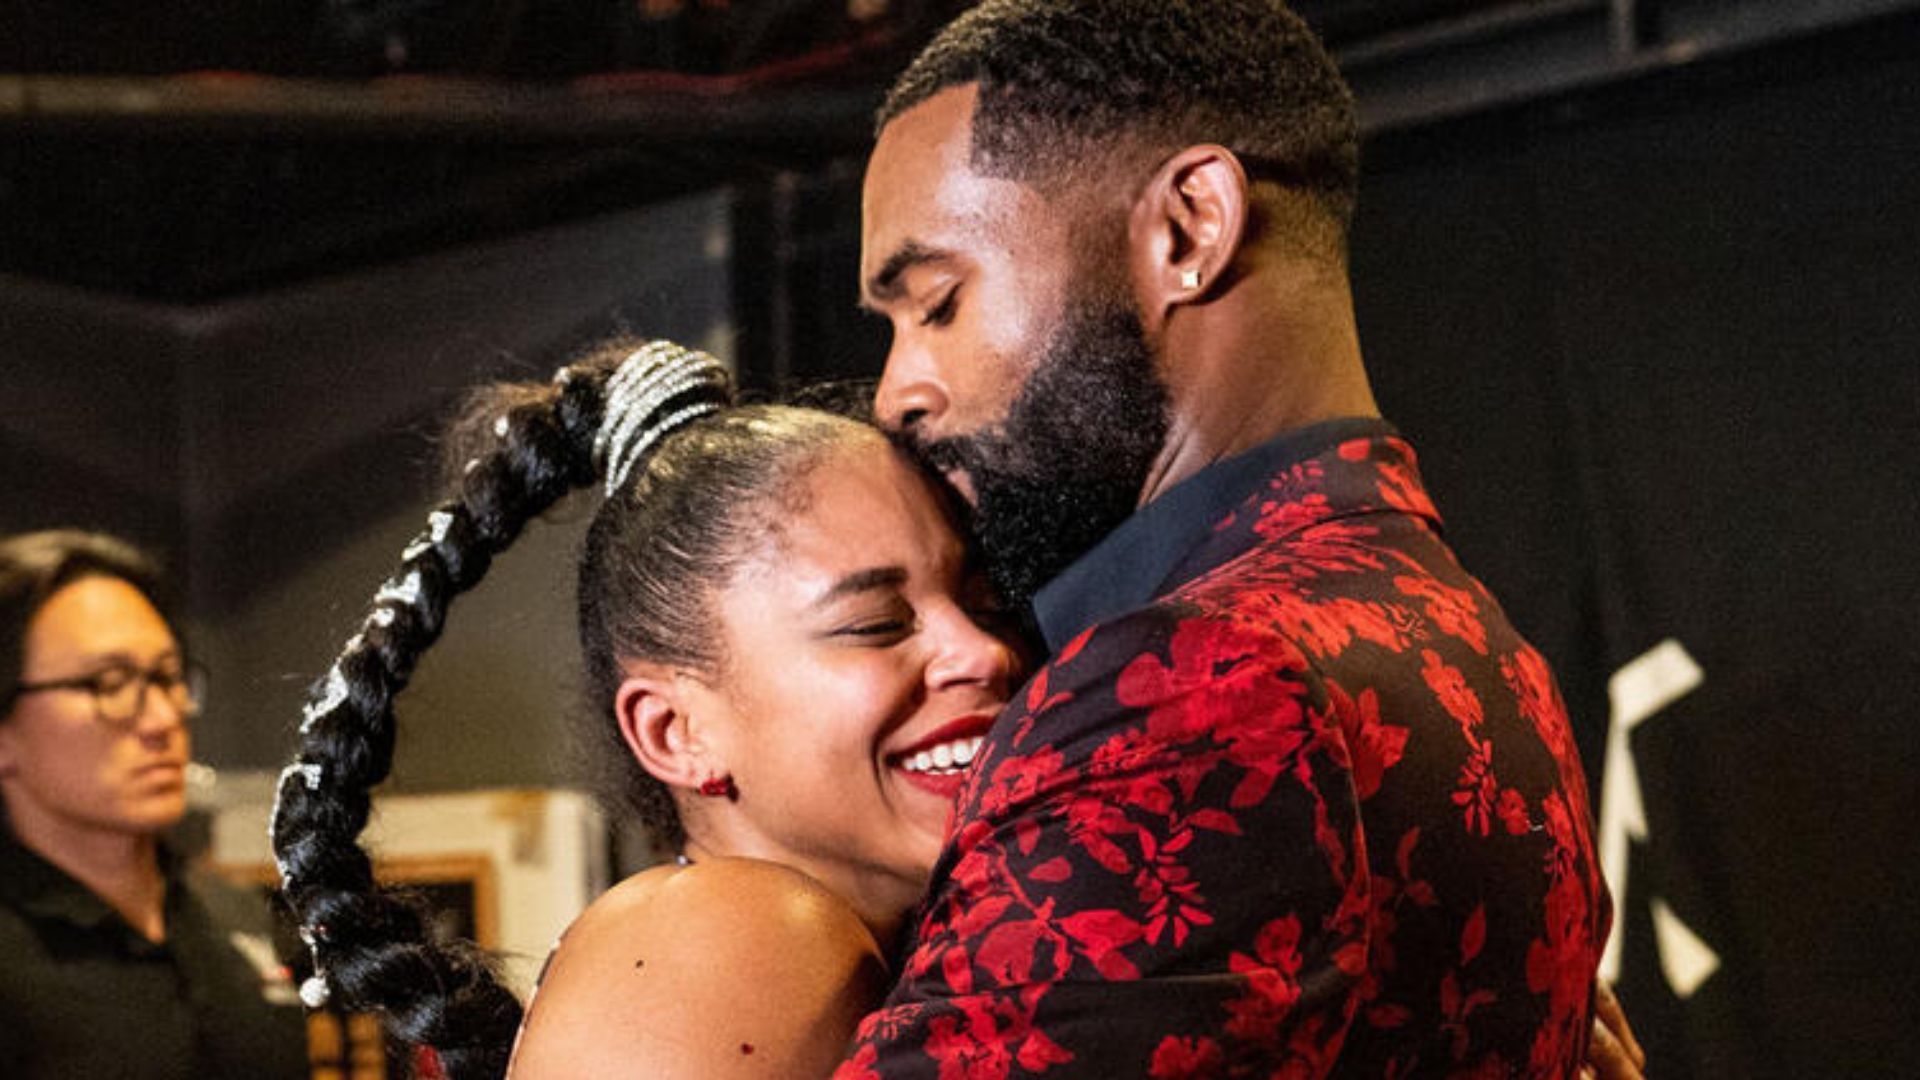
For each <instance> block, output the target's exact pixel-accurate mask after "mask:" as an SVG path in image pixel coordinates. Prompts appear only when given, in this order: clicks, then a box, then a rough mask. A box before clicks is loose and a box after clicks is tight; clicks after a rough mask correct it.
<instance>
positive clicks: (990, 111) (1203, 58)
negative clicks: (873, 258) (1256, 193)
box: [879, 0, 1359, 247]
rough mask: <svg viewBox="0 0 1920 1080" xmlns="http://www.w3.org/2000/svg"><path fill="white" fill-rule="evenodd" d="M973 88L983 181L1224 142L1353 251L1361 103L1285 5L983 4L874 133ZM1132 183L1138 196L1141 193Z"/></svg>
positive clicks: (1053, 175) (1103, 168) (1029, 177)
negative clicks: (1320, 216)
mask: <svg viewBox="0 0 1920 1080" xmlns="http://www.w3.org/2000/svg"><path fill="white" fill-rule="evenodd" d="M970 84H978V87H979V102H978V105H977V106H976V111H975V114H974V121H973V122H974V128H973V147H972V155H971V163H972V165H973V168H974V169H975V170H976V171H978V172H980V173H982V174H983V175H989V176H997V177H1002V178H1006V179H1011V180H1017V181H1019V182H1021V183H1025V184H1028V185H1030V186H1032V187H1035V188H1036V189H1039V190H1042V191H1052V190H1058V189H1061V188H1063V187H1064V186H1067V185H1072V184H1074V183H1076V182H1079V181H1083V180H1089V179H1094V178H1097V177H1102V176H1110V175H1113V174H1112V171H1111V170H1112V169H1113V167H1114V166H1115V165H1116V164H1127V165H1135V164H1141V162H1140V160H1139V158H1140V156H1146V155H1151V156H1150V157H1148V158H1147V161H1146V162H1145V164H1147V165H1150V166H1157V165H1158V163H1159V162H1160V161H1163V160H1164V159H1165V157H1166V156H1168V155H1170V154H1172V153H1174V152H1176V151H1178V150H1179V149H1181V148H1182V147H1186V146H1192V145H1196V144H1199V143H1217V144H1219V145H1221V146H1225V147H1226V148H1227V149H1229V150H1232V151H1233V152H1234V153H1235V155H1236V156H1238V157H1239V158H1240V159H1241V161H1242V163H1243V164H1244V165H1245V167H1246V169H1247V172H1248V174H1249V176H1250V177H1252V178H1253V179H1256V180H1270V181H1274V182H1275V183H1277V184H1279V185H1281V186H1282V187H1283V188H1286V189H1289V190H1291V191H1293V192H1297V193H1300V194H1304V195H1307V196H1309V197H1310V203H1311V204H1312V205H1313V206H1315V207H1317V208H1318V209H1319V210H1320V211H1322V212H1323V213H1324V215H1325V216H1326V217H1327V219H1329V221H1330V222H1331V224H1332V225H1333V226H1334V227H1335V231H1336V234H1337V237H1338V242H1339V243H1340V245H1341V246H1342V247H1344V241H1345V234H1346V228H1347V224H1348V222H1349V221H1350V220H1351V218H1352V215H1353V204H1354V189H1355V186H1356V181H1357V176H1358V172H1359V134H1358V124H1357V122H1356V120H1355V117H1354V107H1353V95H1352V93H1351V91H1349V90H1348V89H1347V85H1346V82H1345V80H1343V79H1342V78H1341V77H1340V73H1339V71H1338V70H1337V69H1335V67H1334V65H1333V61H1332V60H1331V59H1330V58H1329V57H1328V56H1327V53H1326V50H1325V49H1323V48H1322V47H1321V45H1320V42H1319V39H1317V38H1316V37H1315V36H1314V34H1313V32H1312V31H1311V30H1309V29H1308V28H1307V26H1306V24H1305V23H1303V22H1301V21H1300V18H1299V17H1298V16H1296V15H1295V14H1293V13H1292V12H1291V11H1289V10H1287V8H1286V6H1285V5H1284V4H1282V3H1280V2H1279V0H986V2H985V3H983V4H981V5H980V6H979V7H976V8H974V9H972V10H971V11H969V12H967V13H966V14H964V15H962V16H961V17H960V18H958V19H956V20H955V21H954V22H953V23H952V24H951V25H949V26H948V27H947V28H946V29H945V30H943V31H942V32H941V33H940V35H939V36H938V37H937V38H935V39H934V41H933V43H932V44H930V45H928V46H927V48H926V49H925V50H923V51H922V52H921V53H920V55H919V56H918V57H917V58H916V59H915V60H914V62H913V64H912V65H911V66H909V67H908V68H907V70H906V72H905V73H904V74H902V75H901V76H900V78H899V80H898V81H897V82H895V84H894V86H893V89H892V91H891V92H890V93H889V94H888V96H887V99H886V102H885V103H884V104H883V105H882V106H881V109H880V113H879V126H880V127H882V128H884V127H885V126H886V125H887V124H888V123H890V122H891V121H892V120H893V119H894V118H895V117H897V116H899V115H900V114H901V113H903V112H905V111H907V110H908V109H911V108H913V107H914V106H915V105H918V104H920V103H921V102H923V101H926V100H927V99H928V98H931V97H933V96H934V95H936V94H938V93H940V92H941V91H943V90H947V89H950V88H954V87H960V86H966V85H970ZM1116 155H1119V158H1118V160H1116ZM1137 172H1138V170H1135V173H1136V175H1130V176H1129V178H1128V182H1132V183H1138V182H1143V181H1144V180H1145V176H1144V175H1137Z"/></svg>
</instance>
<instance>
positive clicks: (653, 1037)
mask: <svg viewBox="0 0 1920 1080" xmlns="http://www.w3.org/2000/svg"><path fill="white" fill-rule="evenodd" d="M885 986H886V976H885V972H884V968H883V965H882V962H881V956H880V950H879V947H878V946H877V945H876V944H875V943H874V940H873V936H872V935H871V934H870V933H868V931H867V929H866V927H865V925H864V924H863V923H861V921H860V919H859V917H858V916H857V915H856V914H855V913H854V912H853V910H852V909H851V908H850V907H848V906H847V904H846V903H845V902H844V901H842V900H841V899H840V898H839V897H837V896H835V895H834V894H833V893H831V892H829V891H828V890H827V889H825V888H824V887H823V886H821V885H820V884H819V883H818V882H816V881H814V880H813V879H811V878H809V877H807V876H806V875H804V874H801V873H799V872H797V871H794V870H791V869H788V868H787V867H784V866H780V865H778V864H775V863H768V862H761V861H758V860H751V859H713V860H707V861H703V862H701V863H698V864H696V865H694V866H690V867H686V868H684V869H680V868H658V869H654V870H649V871H645V872H642V873H640V874H637V875H635V876H633V877H631V878H628V879H627V880H626V881H624V882H622V883H621V884H620V885H618V886H616V887H614V888H613V889H611V890H609V891H608V892H607V893H606V894H605V895H603V896H602V897H600V899H598V900H596V901H595V902H594V903H593V905H592V906H590V907H589V908H588V909H587V910H586V911H585V912H584V913H582V914H581V916H580V918H579V919H578V920H576V921H575V922H574V925H573V926H572V927H570V928H569V929H568V931H567V933H566V936H565V938H564V940H563V941H562V943H561V945H560V948H559V949H558V950H557V951H556V952H555V954H554V956H553V959H552V961H551V963H550V964H549V965H548V969H547V972H546V975H545V978H544V979H543V981H542V983H541V987H540V990H539V993H538V995H537V996H536V998H535V1001H534V1004H533V1008H532V1010H531V1012H530V1014H529V1016H528V1021H527V1029H526V1032H525V1034H524V1035H523V1036H522V1044H521V1047H520V1052H519V1055H518V1058H517V1060H516V1063H515V1069H514V1074H515V1077H516V1080H522V1078H531V1077H537V1076H545V1075H563V1074H566V1075H580V1074H581V1072H582V1071H583V1070H586V1071H592V1072H594V1073H595V1074H599V1073H606V1072H611V1074H613V1075H633V1076H638V1075H648V1076H721V1075H729V1074H734V1073H738V1074H740V1075H796V1076H798V1075H806V1074H808V1073H809V1072H813V1071H814V1070H815V1069H816V1067H817V1069H818V1071H817V1073H816V1074H817V1075H822V1076H824V1075H826V1073H828V1072H830V1071H832V1068H833V1064H834V1062H835V1061H837V1060H838V1054H839V1051H840V1049H841V1048H842V1047H843V1046H844V1045H845V1044H846V1041H847V1039H848V1037H849V1036H851V1034H852V1030H853V1026H854V1024H856V1023H857V1022H858V1020H859V1018H860V1016H861V1015H863V1014H864V1013H865V1012H866V1011H867V1010H868V1009H869V1008H871V1007H872V1006H873V1005H874V1004H876V1001H877V998H878V997H879V995H880V994H881V993H883V992H884V990H885Z"/></svg>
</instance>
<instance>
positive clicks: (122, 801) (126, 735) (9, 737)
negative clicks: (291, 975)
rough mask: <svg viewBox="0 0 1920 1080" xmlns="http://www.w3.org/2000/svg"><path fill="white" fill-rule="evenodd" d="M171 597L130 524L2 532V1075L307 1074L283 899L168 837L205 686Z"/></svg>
mask: <svg viewBox="0 0 1920 1080" xmlns="http://www.w3.org/2000/svg"><path fill="white" fill-rule="evenodd" d="M160 594H161V588H160V582H159V575H158V572H157V570H156V569H155V567H154V565H153V563H152V562H151V560H149V559H148V558H147V556H146V555H145V554H144V553H142V552H140V551H139V550H138V549H136V548H133V547H131V546H130V545H128V544H127V543H125V542H124V541H121V540H118V539H116V538H114V537H111V536H107V535H104V534H100V533H87V532H79V531H75V530H69V529H61V530H54V531H49V532H37V533H24V534H20V535H16V536H9V537H0V957H5V961H4V963H0V1076H5V1077H9V1078H18V1080H26V1078H31V1077H48V1078H64V1077H76V1076H113V1077H123V1078H127V1080H188V1078H203V1077H243V1076H244V1077H259V1078H273V1077H287V1078H291V1077H304V1076H305V1075H306V1074H307V1054H306V1028H305V1020H304V1018H303V1017H302V1015H301V1012H300V1009H299V1007H298V1003H297V1001H296V1000H295V999H294V996H293V987H292V985H291V983H290V982H289V981H288V979H287V976H286V974H285V972H284V970H283V969H282V968H281V967H280V965H279V963H278V961H277V960H276V959H275V958H274V956H273V950H272V946H271V943H270V941H269V940H268V937H267V934H266V931H268V929H269V928H268V926H267V925H266V924H267V921H268V920H267V913H266V911H265V909H264V905H259V906H258V907H255V906H254V905H244V906H236V904H235V903H234V899H233V898H232V897H231V896H229V895H226V894H225V893H224V891H223V890H216V889H215V888H214V887H213V883H211V882H206V881H201V880H198V879H197V877H196V876H194V875H190V874H189V873H188V872H187V869H186V867H185V866H183V865H182V864H181V861H180V860H179V859H178V858H176V857H175V856H174V855H173V853H171V852H170V851H169V850H168V848H167V845H166V844H165V843H164V841H163V840H162V837H163V836H164V835H165V834H166V833H167V832H168V831H169V830H171V829H173V828H174V826H176V825H177V824H178V823H179V822H180V820H181V818H182V816H183V815H184V814H185V813H186V809H187V796H186V768H187V761H188V751H189V745H190V743H191V741H192V740H191V737H190V730H189V728H190V726H191V721H192V719H193V717H194V715H195V714H196V713H197V712H198V711H199V707H200V702H201V694H200V679H199V678H198V677H197V676H196V674H195V672H196V669H195V668H194V666H193V665H192V664H190V663H189V662H188V660H187V658H186V656H185V655H184V651H183V649H182V647H181V644H180V639H179V638H178V636H177V635H176V634H175V633H174V630H173V624H172V623H171V622H169V620H168V619H167V617H166V616H165V615H164V614H163V613H162V612H161V609H160V606H159V603H158V598H159V597H160ZM255 904H257V901H255ZM236 914H238V915H241V916H242V917H243V921H242V922H241V923H238V924H236V923H233V922H230V921H228V919H226V918H223V917H222V916H223V915H224V916H232V915H236ZM249 923H251V924H253V925H252V927H251V928H252V929H255V930H257V931H260V932H259V933H247V932H243V931H242V930H241V927H242V926H246V925H247V924H249Z"/></svg>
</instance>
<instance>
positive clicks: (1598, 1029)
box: [1580, 979, 1647, 1080]
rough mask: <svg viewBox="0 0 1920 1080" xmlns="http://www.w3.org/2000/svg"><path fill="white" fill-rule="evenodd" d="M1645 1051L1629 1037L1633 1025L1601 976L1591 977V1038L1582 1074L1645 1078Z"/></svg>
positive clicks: (1597, 1078) (1596, 1079)
mask: <svg viewBox="0 0 1920 1080" xmlns="http://www.w3.org/2000/svg"><path fill="white" fill-rule="evenodd" d="M1646 1067H1647V1052H1646V1051H1645V1050H1642V1049H1640V1040H1638V1039H1636V1038H1634V1037H1633V1026H1632V1025H1630V1024H1628V1023H1627V1014H1626V1012H1625V1011H1624V1010H1622V1009H1621V1008H1620V999H1619V998H1616V997H1614V996H1613V987H1611V986H1609V985H1607V982H1606V980H1605V979H1595V980H1593V1040H1592V1041H1591V1042H1589V1043H1588V1044H1587V1064H1586V1067H1585V1068H1583V1069H1581V1070H1580V1072H1581V1075H1582V1076H1583V1077H1589V1078H1591V1080H1646V1072H1645V1070H1646Z"/></svg>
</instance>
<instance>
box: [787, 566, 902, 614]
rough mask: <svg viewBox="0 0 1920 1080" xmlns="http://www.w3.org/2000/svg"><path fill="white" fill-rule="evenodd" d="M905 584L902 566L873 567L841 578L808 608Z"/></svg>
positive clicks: (823, 605) (819, 606)
mask: <svg viewBox="0 0 1920 1080" xmlns="http://www.w3.org/2000/svg"><path fill="white" fill-rule="evenodd" d="M906 582H907V570H906V568H905V567H903V566H874V567H869V568H867V569H865V570H855V571H854V572H852V573H850V574H847V575H845V576H843V577H841V578H840V579H839V580H838V581H835V582H834V583H833V584H832V585H831V586H829V587H828V588H827V591H825V592H823V593H821V594H820V595H819V596H818V597H816V598H815V599H814V601H813V603H811V604H809V605H808V606H809V607H813V608H821V607H825V606H826V605H828V604H831V603H832V602H834V601H835V600H838V599H840V598H841V597H843V596H852V595H853V594H855V593H863V592H872V591H873V590H875V589H890V588H899V587H900V586H901V585H904V584H906Z"/></svg>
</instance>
